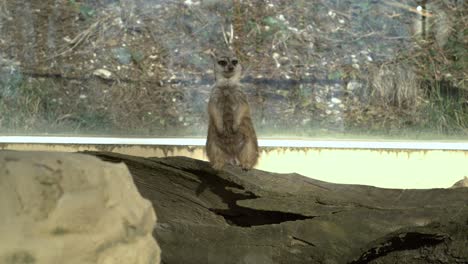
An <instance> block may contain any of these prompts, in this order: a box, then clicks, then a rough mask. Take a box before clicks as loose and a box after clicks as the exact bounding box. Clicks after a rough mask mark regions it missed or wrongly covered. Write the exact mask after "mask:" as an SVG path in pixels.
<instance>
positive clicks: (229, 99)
mask: <svg viewBox="0 0 468 264" xmlns="http://www.w3.org/2000/svg"><path fill="white" fill-rule="evenodd" d="M241 71H242V68H241V66H240V64H238V62H237V59H236V58H235V57H234V56H233V55H232V54H228V55H223V56H217V58H216V62H215V77H216V84H215V85H214V87H213V89H212V91H211V95H210V100H209V102H208V115H209V125H208V137H207V141H206V153H207V156H208V159H209V160H210V163H211V165H212V166H213V168H214V169H217V170H219V169H222V168H223V167H224V165H225V164H226V163H230V164H234V165H239V166H240V167H241V168H242V169H244V170H249V169H251V168H253V167H254V166H255V164H256V163H257V160H258V143H257V136H256V134H255V129H254V126H253V123H252V118H251V116H250V107H249V104H248V102H247V96H246V95H245V93H244V92H242V90H241V89H242V85H241V84H240V75H241Z"/></svg>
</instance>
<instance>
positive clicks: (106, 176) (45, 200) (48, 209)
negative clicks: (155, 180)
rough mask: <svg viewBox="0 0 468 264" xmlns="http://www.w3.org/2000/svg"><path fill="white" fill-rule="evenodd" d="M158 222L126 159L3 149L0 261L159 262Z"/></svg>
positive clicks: (45, 263) (0, 176) (0, 162)
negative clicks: (155, 232) (116, 160)
mask: <svg viewBox="0 0 468 264" xmlns="http://www.w3.org/2000/svg"><path fill="white" fill-rule="evenodd" d="M155 223H156V216H155V213H154V210H153V207H152V205H151V203H150V202H149V201H148V200H146V199H143V198H142V197H141V195H140V193H139V192H138V190H137V189H136V187H135V185H134V182H133V180H132V177H131V175H130V173H129V171H128V169H127V167H126V166H125V165H124V164H122V163H120V164H112V163H107V162H103V161H101V160H99V159H97V158H95V157H92V156H87V155H81V154H72V153H47V152H14V151H2V152H0V234H1V235H0V263H37V264H41V263H44V264H48V263H71V264H73V263H80V264H83V263H84V264H85V263H99V264H104V263H106V264H107V263H127V264H132V263H135V264H137V263H145V264H146V263H160V249H159V246H158V245H157V243H156V242H155V240H154V238H153V236H152V231H153V228H154V225H155Z"/></svg>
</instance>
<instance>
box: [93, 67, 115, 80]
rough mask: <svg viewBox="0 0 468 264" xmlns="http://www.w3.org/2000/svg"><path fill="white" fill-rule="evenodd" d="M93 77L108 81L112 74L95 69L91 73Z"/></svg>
mask: <svg viewBox="0 0 468 264" xmlns="http://www.w3.org/2000/svg"><path fill="white" fill-rule="evenodd" d="M93 74H94V75H95V76H98V77H101V78H103V79H105V80H109V79H110V78H111V76H112V72H110V71H108V70H106V69H97V70H95V71H94V72H93Z"/></svg>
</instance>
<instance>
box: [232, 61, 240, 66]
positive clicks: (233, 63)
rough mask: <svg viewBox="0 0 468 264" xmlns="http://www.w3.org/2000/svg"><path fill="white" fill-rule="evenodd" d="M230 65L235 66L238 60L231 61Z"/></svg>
mask: <svg viewBox="0 0 468 264" xmlns="http://www.w3.org/2000/svg"><path fill="white" fill-rule="evenodd" d="M231 63H232V65H234V66H236V65H237V64H238V63H239V61H238V60H232V61H231Z"/></svg>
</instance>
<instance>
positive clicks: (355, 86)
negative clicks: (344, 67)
mask: <svg viewBox="0 0 468 264" xmlns="http://www.w3.org/2000/svg"><path fill="white" fill-rule="evenodd" d="M361 87H362V84H361V83H359V82H356V81H350V82H349V83H348V84H347V85H346V90H348V91H354V90H358V89H360V88H361Z"/></svg>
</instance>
